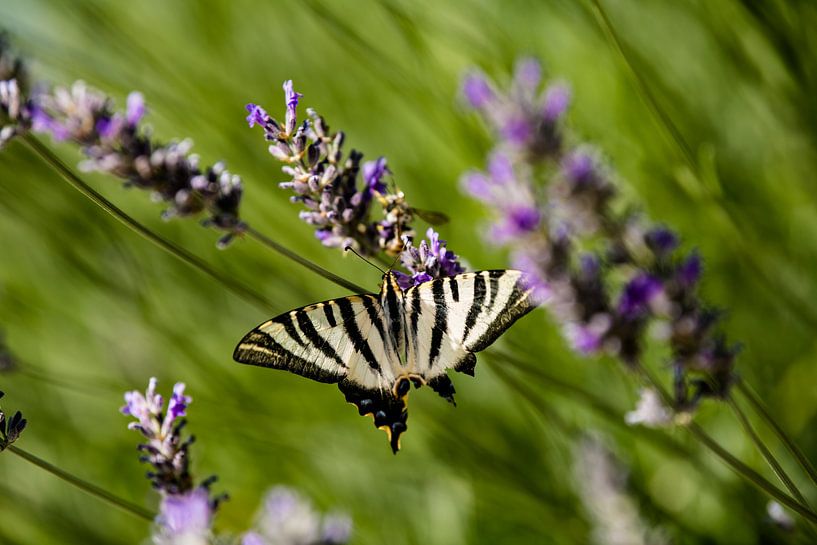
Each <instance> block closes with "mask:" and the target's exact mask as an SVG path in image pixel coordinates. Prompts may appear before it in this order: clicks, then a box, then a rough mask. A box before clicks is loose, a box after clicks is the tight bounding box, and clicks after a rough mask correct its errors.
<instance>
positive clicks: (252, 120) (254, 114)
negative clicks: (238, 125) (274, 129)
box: [244, 102, 269, 128]
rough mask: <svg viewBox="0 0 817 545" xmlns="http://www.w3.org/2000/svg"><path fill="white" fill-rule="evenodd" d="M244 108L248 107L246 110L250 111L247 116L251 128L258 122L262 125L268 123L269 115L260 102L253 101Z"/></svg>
mask: <svg viewBox="0 0 817 545" xmlns="http://www.w3.org/2000/svg"><path fill="white" fill-rule="evenodd" d="M244 108H246V110H247V111H248V112H249V115H248V116H247V123H249V125H250V128H252V127H253V126H255V125H256V124H258V125H260V126H261V127H263V126H264V125H266V123H267V119H269V116H268V115H267V112H266V110H264V108H262V107H261V106H259V105H258V104H253V103H252V102H250V103H249V104H247V105H246V106H244Z"/></svg>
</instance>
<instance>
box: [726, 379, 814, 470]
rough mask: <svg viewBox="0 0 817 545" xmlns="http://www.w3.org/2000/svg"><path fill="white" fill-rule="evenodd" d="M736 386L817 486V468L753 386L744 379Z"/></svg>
mask: <svg viewBox="0 0 817 545" xmlns="http://www.w3.org/2000/svg"><path fill="white" fill-rule="evenodd" d="M736 387H737V389H738V391H740V393H742V394H743V396H744V397H745V398H746V399H747V400H748V401H749V404H750V405H751V406H752V408H753V409H754V410H755V412H756V413H757V414H758V415H760V417H761V418H762V419H763V420H764V421H765V422H766V424H767V425H768V426H769V427H770V428H771V429H772V431H774V433H775V435H777V438H778V439H779V440H780V441H781V442H782V443H783V445H784V446H785V447H786V449H787V450H788V451H789V453H790V454H791V455H792V456H793V457H794V459H795V460H797V463H798V464H800V467H801V468H803V471H805V473H806V474H807V475H808V476H809V479H811V482H812V483H813V484H814V485H815V486H817V470H815V469H814V466H813V465H812V464H811V462H810V461H809V459H808V458H806V455H805V454H803V451H802V450H800V447H798V446H797V444H796V443H795V442H794V441H792V439H791V438H790V437H789V436H788V434H787V433H786V432H785V431H784V430H783V428H782V427H781V426H780V424H778V423H777V421H776V420H775V419H774V418H772V416H771V414H770V413H769V411H768V409H767V408H766V407H765V405H764V404H763V401H761V399H760V397H758V395H757V394H756V393H755V392H754V391H753V390H752V388H751V387H750V386H749V385H748V384H747V383H746V382H744V381H743V380H740V381H738V382H737V384H736Z"/></svg>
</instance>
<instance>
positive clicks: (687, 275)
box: [676, 252, 703, 288]
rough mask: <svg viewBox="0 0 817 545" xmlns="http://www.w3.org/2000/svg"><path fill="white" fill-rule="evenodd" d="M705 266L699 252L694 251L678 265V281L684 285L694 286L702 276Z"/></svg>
mask: <svg viewBox="0 0 817 545" xmlns="http://www.w3.org/2000/svg"><path fill="white" fill-rule="evenodd" d="M702 269H703V266H702V264H701V256H700V255H699V254H698V252H693V253H692V254H690V256H689V257H687V258H686V259H685V260H684V262H683V263H681V265H680V266H679V267H678V272H677V273H676V274H677V276H678V281H679V282H680V283H681V285H683V286H684V287H687V288H689V287H692V286H694V285H695V284H696V283H697V282H698V280H699V279H700V278H701V271H702Z"/></svg>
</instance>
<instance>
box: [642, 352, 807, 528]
mask: <svg viewBox="0 0 817 545" xmlns="http://www.w3.org/2000/svg"><path fill="white" fill-rule="evenodd" d="M635 369H636V370H637V371H638V372H639V373H640V375H641V376H642V377H643V378H645V379H646V380H647V382H649V383H650V385H651V386H652V387H653V388H655V390H656V391H657V392H658V394H659V395H660V396H661V398H662V399H663V400H664V403H665V404H666V405H667V406H668V407H672V406H673V402H672V397H670V395H669V393H668V392H667V391H666V389H664V386H663V385H662V384H661V383H660V382H659V381H658V379H657V378H655V376H654V375H653V374H652V373H650V371H649V370H648V369H647V368H646V367H644V366H643V365H640V364H636V367H635ZM683 427H684V428H685V429H686V430H688V431H689V432H690V433H691V434H692V436H693V437H694V438H695V439H697V440H698V442H700V443H701V444H702V445H704V446H705V447H706V448H708V449H709V450H710V451H711V452H712V453H713V454H715V455H716V456H717V457H718V458H720V459H721V460H722V461H723V462H724V463H726V465H728V466H729V468H730V469H732V471H734V472H735V473H737V474H738V475H740V476H741V477H743V478H744V479H746V480H747V481H749V482H750V483H752V484H753V485H755V486H756V487H757V488H759V489H760V490H762V491H764V492H766V493H767V494H768V495H769V496H771V497H772V498H774V499H776V500H777V501H778V502H780V503H781V504H783V505H785V506H786V507H788V508H789V509H791V510H792V511H794V512H795V513H797V514H799V515H801V516H802V517H803V518H805V519H807V520H808V521H810V522H813V523H817V513H815V512H814V511H812V510H811V509H810V508H809V507H808V506H806V505H803V504H802V503H800V502H799V501H797V500H796V499H794V498H793V497H791V496H789V495H788V494H786V493H785V492H784V491H783V490H781V489H779V488H778V487H776V486H775V485H774V484H773V483H771V482H770V481H769V480H768V479H766V478H765V477H763V475H761V474H760V473H758V472H757V471H755V470H754V469H752V468H751V467H749V466H748V465H746V464H744V463H743V462H741V461H740V460H739V459H737V458H736V457H735V456H734V455H733V454H731V453H730V452H729V451H727V450H726V449H725V448H723V447H722V446H720V444H718V442H717V441H715V440H714V439H713V438H712V437H710V436H709V435H708V434H707V433H706V432H705V431H704V430H703V428H701V427H700V426H699V425H698V424H697V423H695V422H689V423H688V424H686V425H685V426H683Z"/></svg>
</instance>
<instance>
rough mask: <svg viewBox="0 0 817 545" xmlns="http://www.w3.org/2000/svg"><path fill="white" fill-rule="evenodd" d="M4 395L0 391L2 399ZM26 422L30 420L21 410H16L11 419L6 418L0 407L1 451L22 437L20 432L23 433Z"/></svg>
mask: <svg viewBox="0 0 817 545" xmlns="http://www.w3.org/2000/svg"><path fill="white" fill-rule="evenodd" d="M4 395H5V394H4V393H3V392H0V399H2V398H3V396H4ZM26 424H28V421H27V420H26V419H25V418H23V413H21V412H20V411H17V412H15V413H14V415H13V416H12V417H11V419H10V420H9V419H6V414H5V413H4V412H3V409H2V408H0V452H2V451H4V450H6V449H7V448H8V446H9V445H11V444H12V443H14V442H15V441H16V440H17V439H19V438H20V434H21V433H23V430H24V429H25V427H26Z"/></svg>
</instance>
